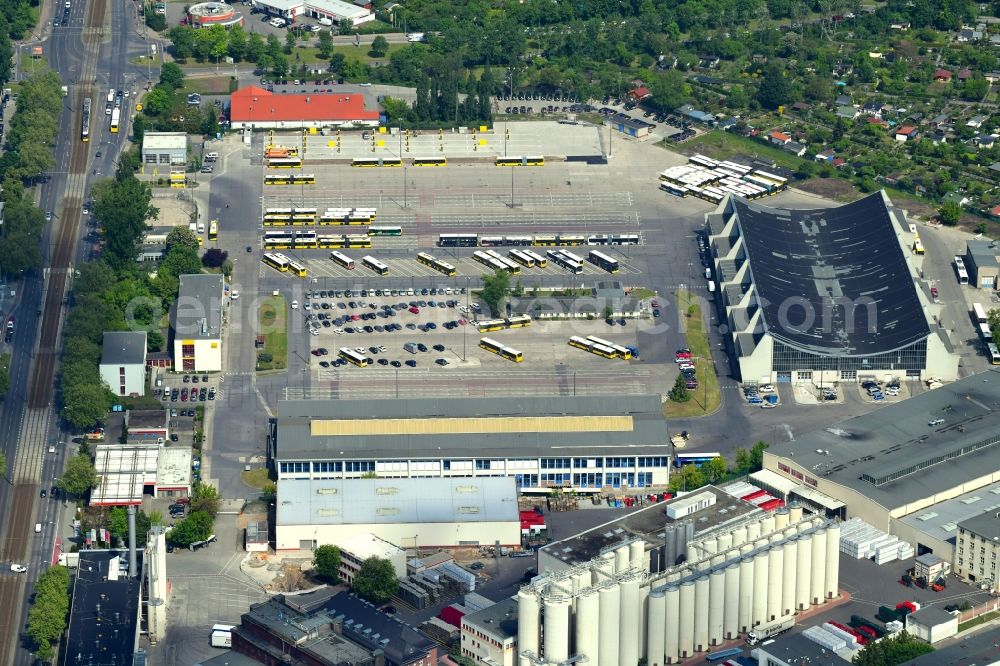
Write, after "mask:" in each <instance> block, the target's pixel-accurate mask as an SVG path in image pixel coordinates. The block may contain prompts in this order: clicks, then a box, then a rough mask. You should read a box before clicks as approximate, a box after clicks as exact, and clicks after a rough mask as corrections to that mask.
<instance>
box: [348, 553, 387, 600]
mask: <svg viewBox="0 0 1000 666" xmlns="http://www.w3.org/2000/svg"><path fill="white" fill-rule="evenodd" d="M351 586H352V587H353V588H354V591H355V592H357V593H358V594H359V595H360V596H362V597H364V598H365V599H367V600H368V601H370V602H372V603H373V604H381V603H383V602H386V601H388V600H389V599H391V598H392V596H393V595H394V594H396V590H397V589H399V579H397V578H396V572H395V570H394V569H393V568H392V562H390V561H389V560H386V559H382V558H381V557H377V556H375V555H373V556H371V557H369V558H368V559H366V560H365V561H364V562H362V563H361V568H360V569H359V570H358V573H357V575H356V576H355V577H354V582H353V583H352V584H351Z"/></svg>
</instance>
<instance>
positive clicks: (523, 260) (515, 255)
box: [507, 250, 535, 268]
mask: <svg viewBox="0 0 1000 666" xmlns="http://www.w3.org/2000/svg"><path fill="white" fill-rule="evenodd" d="M507 256H508V257H510V258H511V259H513V260H514V261H516V262H517V263H519V264H521V265H522V266H524V267H525V268H534V267H535V260H534V259H533V258H532V257H531V256H530V255H529V254H528V253H526V252H524V251H522V250H510V251H509V252H508V253H507Z"/></svg>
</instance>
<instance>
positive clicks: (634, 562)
mask: <svg viewBox="0 0 1000 666" xmlns="http://www.w3.org/2000/svg"><path fill="white" fill-rule="evenodd" d="M645 555H646V542H645V541H643V540H641V539H640V540H638V541H633V542H632V543H630V544H629V545H628V563H629V566H630V567H632V568H633V569H635V570H637V571H643V570H645V568H646V567H644V566H643V559H644V556H645Z"/></svg>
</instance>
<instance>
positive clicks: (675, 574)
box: [667, 571, 681, 583]
mask: <svg viewBox="0 0 1000 666" xmlns="http://www.w3.org/2000/svg"><path fill="white" fill-rule="evenodd" d="M680 579H681V572H680V571H671V572H670V573H668V574H667V582H668V583H676V582H677V581H679V580H680Z"/></svg>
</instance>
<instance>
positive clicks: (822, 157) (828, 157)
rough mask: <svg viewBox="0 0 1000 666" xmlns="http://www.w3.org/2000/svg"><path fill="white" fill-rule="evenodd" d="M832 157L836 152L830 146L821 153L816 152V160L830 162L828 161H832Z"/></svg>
mask: <svg viewBox="0 0 1000 666" xmlns="http://www.w3.org/2000/svg"><path fill="white" fill-rule="evenodd" d="M834 157H836V153H835V152H834V150H833V148H830V149H828V150H824V151H823V152H821V153H817V154H816V161H817V162H830V163H832V162H833V159H834Z"/></svg>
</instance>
